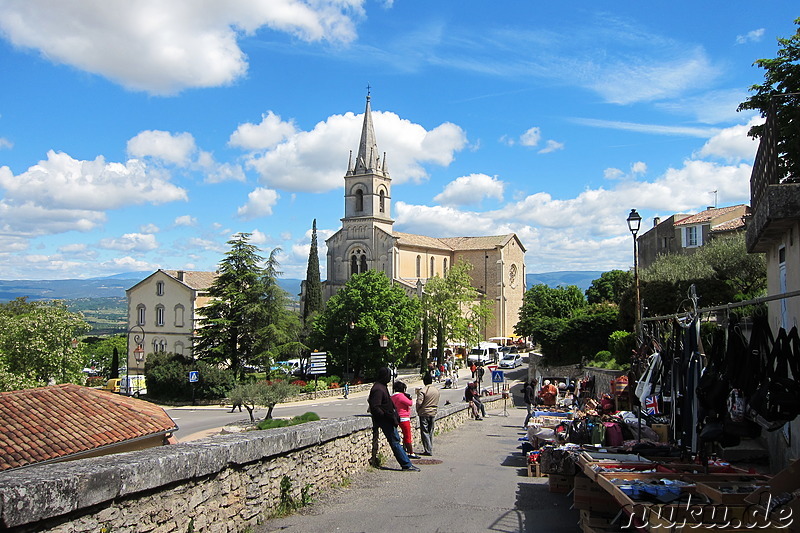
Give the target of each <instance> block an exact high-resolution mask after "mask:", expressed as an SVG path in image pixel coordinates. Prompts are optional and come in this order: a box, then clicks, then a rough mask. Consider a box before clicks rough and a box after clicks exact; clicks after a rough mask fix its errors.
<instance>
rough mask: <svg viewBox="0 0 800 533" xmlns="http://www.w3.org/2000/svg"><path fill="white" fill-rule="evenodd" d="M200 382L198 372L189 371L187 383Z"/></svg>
mask: <svg viewBox="0 0 800 533" xmlns="http://www.w3.org/2000/svg"><path fill="white" fill-rule="evenodd" d="M198 381H200V372H198V371H197V370H190V371H189V383H197V382H198Z"/></svg>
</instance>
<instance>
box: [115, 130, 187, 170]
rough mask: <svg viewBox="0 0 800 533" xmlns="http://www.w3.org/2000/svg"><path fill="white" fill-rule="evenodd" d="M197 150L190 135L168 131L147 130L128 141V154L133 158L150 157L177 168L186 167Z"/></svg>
mask: <svg viewBox="0 0 800 533" xmlns="http://www.w3.org/2000/svg"><path fill="white" fill-rule="evenodd" d="M196 150H197V146H195V142H194V137H193V136H192V134H191V133H186V132H184V133H176V134H172V133H170V132H168V131H159V130H147V131H143V132H141V133H139V134H138V135H136V136H135V137H133V138H132V139H130V140H129V141H128V154H129V155H131V156H133V157H152V158H155V159H160V160H162V161H165V162H168V163H172V164H173V165H177V166H179V167H185V166H188V165H189V163H190V161H191V158H192V155H193V154H194V152H195V151H196Z"/></svg>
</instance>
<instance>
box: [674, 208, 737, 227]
mask: <svg viewBox="0 0 800 533" xmlns="http://www.w3.org/2000/svg"><path fill="white" fill-rule="evenodd" d="M743 206H744V204H739V205H731V206H728V207H712V208H710V209H706V210H705V211H700V212H699V213H697V214H696V215H691V216H688V217H686V218H682V219H681V220H679V221H677V222H675V225H676V226H686V225H691V224H702V223H703V222H710V221H711V220H713V219H715V218H716V217H718V216H720V215H724V214H725V213H729V212H731V211H734V210H736V209H741V208H742V207H743Z"/></svg>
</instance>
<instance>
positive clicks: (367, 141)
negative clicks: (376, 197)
mask: <svg viewBox="0 0 800 533" xmlns="http://www.w3.org/2000/svg"><path fill="white" fill-rule="evenodd" d="M369 100H370V96H369V92H367V107H366V109H364V124H363V126H362V127H361V142H360V143H359V145H358V154H357V155H356V165H355V168H354V171H355V173H356V174H365V173H367V172H372V171H377V170H380V168H379V167H378V164H377V161H376V160H375V154H376V153H379V152H378V143H377V142H375V129H374V128H373V127H372V108H371V107H370V104H369Z"/></svg>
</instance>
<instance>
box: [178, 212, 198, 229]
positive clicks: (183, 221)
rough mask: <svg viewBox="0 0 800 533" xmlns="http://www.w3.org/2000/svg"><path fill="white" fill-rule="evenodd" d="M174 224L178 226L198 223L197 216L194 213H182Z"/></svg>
mask: <svg viewBox="0 0 800 533" xmlns="http://www.w3.org/2000/svg"><path fill="white" fill-rule="evenodd" d="M174 224H175V225H176V226H194V225H196V224H197V218H196V217H193V216H192V215H181V216H179V217H176V218H175V221H174Z"/></svg>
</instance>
